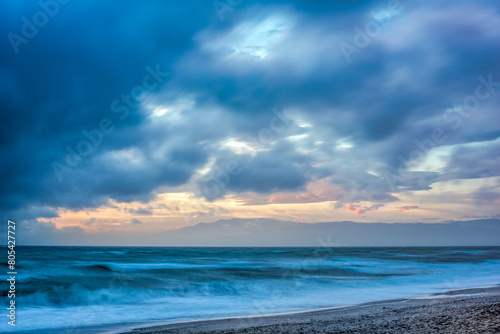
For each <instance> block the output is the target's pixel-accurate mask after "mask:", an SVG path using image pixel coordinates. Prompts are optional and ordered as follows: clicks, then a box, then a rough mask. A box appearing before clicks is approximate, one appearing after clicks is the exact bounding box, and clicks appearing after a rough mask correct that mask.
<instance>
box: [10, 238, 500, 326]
mask: <svg viewBox="0 0 500 334" xmlns="http://www.w3.org/2000/svg"><path fill="white" fill-rule="evenodd" d="M1 251H2V252H5V254H7V249H6V248H5V247H4V248H2V250H1ZM5 258H7V255H5ZM16 260H17V272H18V274H17V275H16V298H15V301H16V327H15V328H13V327H12V326H9V325H8V323H7V322H8V317H7V316H6V315H7V312H8V311H7V309H6V307H7V306H8V303H9V301H10V300H11V299H10V298H8V295H7V293H8V290H9V288H8V284H7V283H6V279H7V278H8V276H7V274H6V273H7V271H8V267H7V266H6V264H4V267H3V270H2V276H1V278H2V282H4V283H3V285H2V286H3V288H2V305H3V307H2V309H4V311H2V312H0V313H3V315H2V317H1V318H0V319H2V318H3V320H0V332H23V331H25V332H35V331H38V330H39V331H40V332H41V333H56V332H57V333H68V334H70V333H71V334H74V333H86V332H91V329H90V327H92V326H101V329H102V328H105V327H106V326H111V327H109V328H112V326H116V325H120V326H126V325H130V326H132V325H133V326H136V325H143V326H144V325H147V324H155V323H172V322H180V321H188V320H194V319H206V318H216V317H233V316H242V315H262V314H272V313H281V312H290V311H298V310H306V309H314V308H321V307H329V306H336V305H351V304H356V303H362V302H369V301H376V300H386V299H394V298H409V297H418V296H422V295H424V294H428V293H438V292H445V291H448V290H454V289H462V288H469V287H476V286H488V285H496V284H499V283H500V248H499V247H467V248H450V247H424V248H418V247H408V248H403V247H398V248H340V247H339V248H144V247H141V248H137V247H134V248H118V247H17V248H16ZM98 331H99V330H94V332H98Z"/></svg>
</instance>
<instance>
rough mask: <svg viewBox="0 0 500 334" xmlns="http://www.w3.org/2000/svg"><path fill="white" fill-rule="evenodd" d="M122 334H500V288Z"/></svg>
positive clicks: (148, 329)
mask: <svg viewBox="0 0 500 334" xmlns="http://www.w3.org/2000/svg"><path fill="white" fill-rule="evenodd" d="M122 333H127V334H132V333H133V334H159V333H176V334H181V333H182V334H184V333H193V334H194V333H211V334H215V333H224V334H230V333H231V334H233V333H234V334H235V333H262V334H274V333H290V334H292V333H338V334H341V333H342V334H344V333H370V334H371V333H418V334H421V333H453V334H458V333H467V334H469V333H500V286H497V287H490V288H474V289H466V290H456V291H450V292H447V293H443V294H435V295H430V296H426V297H422V298H415V299H398V300H388V301H380V302H372V303H365V304H359V305H354V306H347V307H342V308H330V309H322V310H315V311H304V312H300V313H293V314H283V315H272V316H257V317H251V318H230V319H222V320H207V321H196V322H188V323H177V324H170V325H164V326H155V327H148V328H137V329H134V330H133V331H130V332H122Z"/></svg>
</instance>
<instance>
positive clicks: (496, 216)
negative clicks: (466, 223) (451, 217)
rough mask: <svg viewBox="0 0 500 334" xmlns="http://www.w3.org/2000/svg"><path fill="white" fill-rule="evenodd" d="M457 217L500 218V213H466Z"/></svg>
mask: <svg viewBox="0 0 500 334" xmlns="http://www.w3.org/2000/svg"><path fill="white" fill-rule="evenodd" d="M457 219H500V213H492V214H481V213H478V214H475V215H464V216H461V217H458V218H457Z"/></svg>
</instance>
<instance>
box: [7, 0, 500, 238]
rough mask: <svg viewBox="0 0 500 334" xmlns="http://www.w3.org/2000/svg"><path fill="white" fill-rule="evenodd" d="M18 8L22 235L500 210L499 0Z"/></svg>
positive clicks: (468, 215) (14, 97)
mask: <svg viewBox="0 0 500 334" xmlns="http://www.w3.org/2000/svg"><path fill="white" fill-rule="evenodd" d="M0 16H1V17H0V29H1V33H2V35H3V36H4V37H3V39H2V42H1V43H0V48H1V49H0V51H1V53H0V59H1V61H0V99H1V105H2V118H1V122H0V127H1V131H0V156H1V161H2V163H1V164H0V169H1V172H0V178H1V187H0V203H1V204H0V212H1V215H0V216H1V217H2V220H3V221H7V219H10V220H13V221H15V222H16V223H17V224H18V228H19V231H20V232H21V235H20V237H21V238H23V237H24V238H25V239H24V240H20V241H19V242H20V243H23V242H24V243H40V242H45V243H53V244H57V243H58V241H60V240H62V239H64V238H66V239H67V238H69V239H71V240H75V242H77V241H78V240H79V238H84V237H85V236H86V237H89V236H92V235H99V238H100V239H99V240H102V242H103V243H106V242H107V241H110V240H112V239H113V238H116V236H117V233H118V234H120V233H122V234H123V233H125V234H127V233H128V235H129V236H133V235H134V234H138V235H139V234H140V235H141V236H142V237H143V238H145V240H147V236H148V235H151V236H152V235H155V234H157V233H159V232H163V231H167V230H172V229H178V228H182V227H186V226H191V225H195V224H197V223H199V222H214V221H217V220H219V219H231V218H235V217H237V218H259V217H265V218H270V219H277V220H283V221H294V222H306V223H313V222H329V221H345V220H349V221H354V222H366V223H368V222H388V223H391V222H399V223H405V222H408V223H409V222H429V223H431V222H440V221H449V220H467V219H479V218H499V217H500V210H499V209H498V208H499V204H500V167H499V166H500V154H499V153H500V117H499V106H500V64H499V59H500V43H499V40H500V4H499V3H498V1H493V0H491V1H490V0H483V1H465V0H457V1H453V2H451V1H430V0H401V1H397V0H396V1H392V0H391V1H335V2H326V1H319V0H318V1H310V0H307V1H306V0H304V1H273V2H268V1H250V0H220V1H218V0H217V1H190V0H186V1H182V2H176V3H175V4H174V3H173V2H168V1H147V2H140V1H126V2H124V1H106V2H98V1H77V0H71V1H69V0H59V1H56V0H46V1H44V0H42V1H40V2H37V1H16V2H13V1H9V2H2V4H0ZM0 233H1V234H3V235H4V234H5V233H6V232H5V231H0ZM82 240H83V239H82Z"/></svg>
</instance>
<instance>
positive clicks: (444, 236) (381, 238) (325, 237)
mask: <svg viewBox="0 0 500 334" xmlns="http://www.w3.org/2000/svg"><path fill="white" fill-rule="evenodd" d="M163 237H164V238H163V241H164V244H165V246H207V247H208V246H231V247H239V246H241V247H250V246H260V247H272V246H276V247H294V246H297V247H299V246H310V247H336V246H500V219H479V220H468V221H451V222H442V223H355V222H352V221H340V222H327V223H296V222H286V221H279V220H274V219H265V218H255V219H239V218H234V219H229V220H219V221H216V222H213V223H199V224H196V225H193V226H188V227H184V228H181V229H178V230H173V231H168V232H166V233H165V235H164V236H163Z"/></svg>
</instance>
